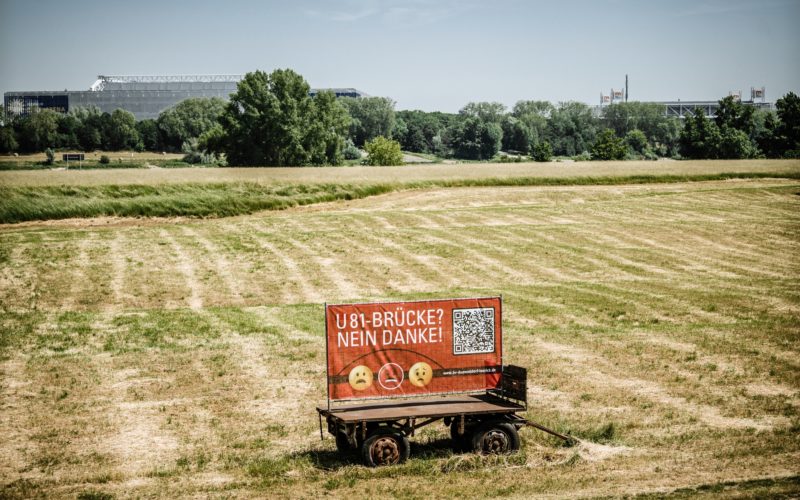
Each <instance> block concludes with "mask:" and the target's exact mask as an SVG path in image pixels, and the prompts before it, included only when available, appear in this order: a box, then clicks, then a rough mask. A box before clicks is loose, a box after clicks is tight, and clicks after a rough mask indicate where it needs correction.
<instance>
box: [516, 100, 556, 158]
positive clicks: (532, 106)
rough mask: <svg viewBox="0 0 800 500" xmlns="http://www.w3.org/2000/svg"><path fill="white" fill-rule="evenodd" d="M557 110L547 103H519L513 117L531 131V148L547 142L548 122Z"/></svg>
mask: <svg viewBox="0 0 800 500" xmlns="http://www.w3.org/2000/svg"><path fill="white" fill-rule="evenodd" d="M554 109H555V108H554V107H553V105H552V104H551V103H549V102H547V101H518V102H517V103H516V104H515V105H514V108H513V109H512V111H511V115H512V116H513V117H514V118H516V119H518V120H519V121H520V122H522V123H524V124H525V125H526V126H527V127H528V130H530V137H531V144H530V148H532V147H533V146H535V145H536V144H538V143H539V142H541V141H543V140H545V133H546V130H547V120H548V119H549V118H550V115H551V113H552V112H553V110H554Z"/></svg>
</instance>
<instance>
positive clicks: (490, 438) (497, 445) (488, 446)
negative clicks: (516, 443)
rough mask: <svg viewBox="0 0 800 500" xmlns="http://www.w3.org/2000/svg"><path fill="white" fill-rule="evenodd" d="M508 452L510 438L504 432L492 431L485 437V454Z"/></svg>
mask: <svg viewBox="0 0 800 500" xmlns="http://www.w3.org/2000/svg"><path fill="white" fill-rule="evenodd" d="M506 451H508V436H507V435H506V433H505V432H503V431H498V430H491V431H489V432H487V433H486V434H485V435H484V436H483V452H484V453H505V452H506Z"/></svg>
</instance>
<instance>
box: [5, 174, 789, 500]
mask: <svg viewBox="0 0 800 500" xmlns="http://www.w3.org/2000/svg"><path fill="white" fill-rule="evenodd" d="M711 163H712V162H708V163H706V162H701V163H700V164H699V165H695V170H694V171H699V172H705V170H703V169H705V168H710V167H708V165H710V164H711ZM756 163H757V162H756ZM646 165H649V166H650V169H651V173H652V172H653V169H655V170H657V169H658V168H662V167H663V165H662V164H660V163H648V164H646ZM776 165H778V166H777V167H776ZM691 166H692V163H690V162H686V163H680V164H678V167H675V168H680V169H688V168H690V167H691ZM459 167H460V168H461V169H462V171H461V173H462V174H465V175H469V174H468V173H467V171H466V170H464V166H450V165H434V166H425V167H411V168H412V170H409V171H410V172H419V173H418V174H415V175H419V176H436V175H448V174H447V172H449V170H448V169H450V168H459ZM498 167H500V166H480V169H494V168H498ZM534 167H536V168H540V167H539V166H516V165H515V166H510V167H507V166H502V168H509V169H513V168H520V169H525V168H528V169H531V168H534ZM644 167H645V164H641V165H640V164H636V163H634V164H631V165H628V164H617V165H614V164H611V165H607V166H602V167H601V166H598V167H597V168H608V169H612V170H614V169H616V172H617V175H619V169H624V170H628V169H638V168H644ZM778 167H780V168H785V169H787V171H793V172H795V173H796V172H797V171H798V166H797V163H796V162H794V163H791V162H790V163H781V164H773V165H771V169H772V171H776V170H779V168H778ZM541 168H546V169H561V168H570V169H571V168H577V166H572V165H570V166H562V165H548V166H546V167H541ZM663 168H666V167H663ZM714 168H716V169H717V170H716V171H724V172H728V171H735V169H736V168H740V166H739V164H738V163H737V162H732V163H727V164H717V165H715V166H714ZM741 168H743V169H744V171H755V168H757V167H755V166H754V163H753V162H750V163H748V164H746V165H744V166H743V167H741ZM764 168H765V169H766V170H768V169H767V167H764ZM669 170H670V172H673V171H674V168H673V165H672V164H670V165H669ZM766 170H765V171H766ZM153 172H155V174H153V175H156V176H159V175H162V174H161V173H159V172H157V171H150V170H148V171H146V172H144V173H143V172H120V174H119V175H120V176H127V175H131V176H133V177H130V178H128V177H123V178H122V179H121V180H120V179H117V181H118V182H123V181H124V182H164V181H165V178H162V177H146V175H151V173H153ZM198 172H201V175H245V174H246V173H247V172H250V173H253V175H265V174H264V173H263V172H262V173H260V174H258V173H255V171H247V172H245V173H240V172H241V171H238V170H231V171H230V172H231V173H229V171H228V170H215V171H213V172H212V171H206V170H203V171H198ZM207 172H211V173H207ZM270 172H274V173H275V175H296V176H298V177H303V176H309V175H311V176H313V175H315V174H316V175H317V176H318V177H317V179H316V180H317V181H319V180H320V178H319V176H321V175H323V173H324V175H328V174H327V172H328V171H327V170H324V169H295V170H292V172H288V169H287V171H286V172H284V170H271V171H270ZM293 172H296V173H293ZM339 172H343V173H342V174H341V175H344V176H353V178H350V179H348V182H355V181H357V179H356V177H358V176H363V177H365V179H367V180H372V181H373V182H374V181H375V179H374V177H371V176H373V173H371V172H372V170H366V169H338V170H336V175H338V173H339ZM22 174H25V175H26V177H25V178H24V180H22V181H20V180H19V179H20V177H16V176H19V175H22ZM40 174H42V176H40ZM57 174H59V175H60V174H62V173H57ZM63 174H75V173H74V172H63ZM78 174H79V175H80V177H79V176H73V177H69V179H67V177H55V178H52V177H47V174H46V173H45V174H43V173H41V172H23V173H19V172H15V173H13V176H14V177H13V180H11V179H12V176H11V175H9V176H5V175H3V176H0V179H1V180H2V181H3V182H14V183H54V182H56V183H62V182H73V180H74V179H78V178H79V179H80V180H79V181H74V182H79V183H83V182H88V183H98V182H99V181H98V180H97V179H98V178H97V177H96V176H98V175H100V174H99V173H97V172H83V173H78ZM84 174H86V175H84ZM51 175H52V173H51ZM174 175H178V174H174ZM270 175H272V174H270ZM331 175H334V174H331ZM374 175H387V176H391V175H398V174H396V173H395V172H394V170H393V169H384V170H380V171H379V173H374ZM484 175H487V174H485V173H484ZM490 175H494V174H490ZM525 175H530V174H525ZM547 175H552V174H547ZM596 175H599V174H596ZM605 175H613V174H605ZM53 179H56V180H53ZM153 179H156V180H153ZM280 180H283V181H285V179H280ZM341 180H342V179H341V178H338V177H337V178H332V179H330V181H331V182H334V181H341ZM378 180H383V179H378ZM412 180H413V179H412ZM106 182H108V178H106ZM215 182H218V180H217V181H215ZM494 294H501V295H502V296H503V298H504V307H503V310H504V313H505V317H504V327H505V359H506V361H507V362H510V363H514V364H519V365H522V366H526V367H528V369H529V395H528V396H529V402H530V407H529V411H528V412H527V415H526V416H527V417H529V418H531V419H533V420H535V421H538V422H541V423H543V424H545V425H550V426H553V427H555V428H557V429H559V430H561V431H565V432H570V433H572V434H574V435H575V436H577V437H579V438H581V439H582V441H581V443H580V444H579V445H577V446H575V447H564V446H562V445H561V444H560V442H559V441H558V440H555V439H553V438H550V437H548V436H547V435H545V434H542V433H539V432H538V431H535V430H532V429H531V430H523V431H522V438H523V449H522V451H521V452H520V453H519V454H516V455H512V456H509V457H500V458H493V457H478V456H473V455H455V454H453V453H452V452H451V451H450V448H449V442H448V441H447V439H446V436H447V432H446V430H447V429H446V428H445V427H438V426H431V427H430V428H428V427H426V428H425V429H423V430H422V431H421V432H420V433H418V435H417V436H416V438H415V439H414V441H413V444H412V458H411V460H409V461H408V462H407V463H406V464H404V465H402V466H397V467H390V468H383V469H366V468H364V467H362V466H361V465H359V463H358V462H355V461H352V460H344V459H341V458H340V457H339V456H338V455H337V454H336V453H335V446H334V443H333V440H332V439H330V437H329V436H326V439H325V440H324V441H320V438H319V428H318V423H317V418H316V413H315V411H314V407H315V405H316V404H317V403H318V402H320V401H321V400H324V398H325V384H324V373H325V368H324V363H325V355H324V349H325V340H324V326H323V303H324V302H325V301H328V302H339V301H350V300H353V301H363V300H393V299H403V298H434V297H450V296H474V295H481V296H486V295H494ZM0 304H2V306H1V307H2V310H0V497H12V498H13V497H36V496H42V497H68V498H74V497H76V496H79V495H83V497H84V498H108V497H107V496H106V497H104V496H103V495H111V496H114V497H118V498H124V497H134V496H135V497H167V498H172V497H178V496H188V497H207V496H212V497H236V498H239V497H265V496H269V497H307V498H317V497H320V496H323V495H327V496H331V497H346V498H372V497H375V496H378V495H380V496H391V497H399V498H426V499H427V498H441V497H455V496H458V497H464V498H484V497H497V496H509V497H520V498H526V497H532V496H556V497H596V496H621V495H644V496H647V495H658V496H660V495H672V496H675V497H696V496H700V497H702V496H717V495H726V496H740V497H747V498H749V497H753V498H755V497H761V496H765V495H776V496H780V495H787V496H796V495H798V494H800V465H798V464H800V413H799V412H798V408H799V407H800V182H798V181H797V180H791V179H780V178H774V179H751V180H730V181H714V182H692V183H670V184H647V185H618V186H560V187H542V186H539V187H537V186H522V187H464V188H431V189H416V190H405V191H398V192H393V193H388V194H384V195H380V196H374V197H370V198H365V199H361V200H354V201H337V202H333V203H324V204H317V205H311V206H306V207H300V208H291V209H288V210H284V211H273V212H258V213H256V214H252V215H245V216H237V217H231V218H222V219H207V220H201V219H184V218H181V219H177V218H172V219H170V218H165V219H124V218H96V219H85V220H84V219H68V220H64V221H47V222H32V223H24V224H17V225H6V226H0Z"/></svg>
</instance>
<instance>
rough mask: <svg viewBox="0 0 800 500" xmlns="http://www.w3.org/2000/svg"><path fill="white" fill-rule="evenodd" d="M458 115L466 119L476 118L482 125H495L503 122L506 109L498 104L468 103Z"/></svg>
mask: <svg viewBox="0 0 800 500" xmlns="http://www.w3.org/2000/svg"><path fill="white" fill-rule="evenodd" d="M458 114H460V115H462V116H464V117H467V118H477V119H479V120H480V121H482V122H484V123H497V124H498V125H499V124H500V123H501V122H502V121H503V117H504V116H505V114H506V107H505V106H503V105H502V104H501V103H499V102H470V103H468V104H467V105H466V106H464V107H463V108H461V111H459V112H458Z"/></svg>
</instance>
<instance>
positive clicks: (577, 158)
mask: <svg viewBox="0 0 800 500" xmlns="http://www.w3.org/2000/svg"><path fill="white" fill-rule="evenodd" d="M572 159H573V160H575V161H589V160H591V159H592V155H590V154H589V152H588V151H584V152H583V153H581V154H579V155H575V156H573V157H572Z"/></svg>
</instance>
